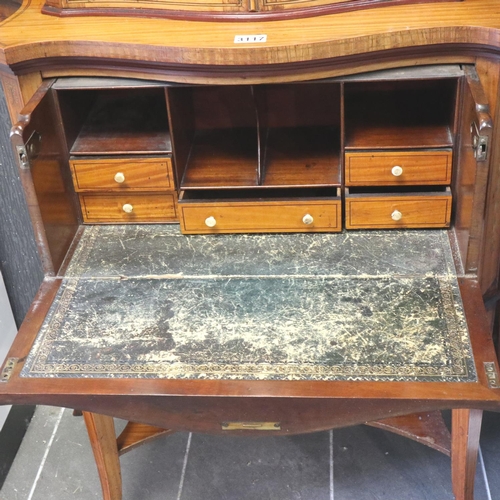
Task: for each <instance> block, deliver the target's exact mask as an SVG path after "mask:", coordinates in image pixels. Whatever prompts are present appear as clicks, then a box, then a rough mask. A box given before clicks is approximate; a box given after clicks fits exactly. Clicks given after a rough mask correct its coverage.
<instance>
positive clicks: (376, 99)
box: [345, 79, 457, 150]
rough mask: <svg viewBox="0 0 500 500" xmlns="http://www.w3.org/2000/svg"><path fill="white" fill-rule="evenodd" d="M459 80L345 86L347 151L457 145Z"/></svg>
mask: <svg viewBox="0 0 500 500" xmlns="http://www.w3.org/2000/svg"><path fill="white" fill-rule="evenodd" d="M456 85H457V81H456V80H454V79H450V80H440V81H434V82H433V81H393V82H356V83H349V82H347V83H346V84H345V119H346V124H345V127H346V130H345V134H346V137H345V147H346V149H349V150H351V149H390V148H394V149H396V148H439V147H451V146H452V145H453V136H452V131H453V110H454V107H455V98H454V97H455V94H456V93H455V88H456Z"/></svg>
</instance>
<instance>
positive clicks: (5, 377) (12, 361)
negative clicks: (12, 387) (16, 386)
mask: <svg viewBox="0 0 500 500" xmlns="http://www.w3.org/2000/svg"><path fill="white" fill-rule="evenodd" d="M18 361H19V358H8V359H7V361H6V362H5V366H4V367H3V370H2V373H1V374H0V382H8V381H9V380H10V377H11V376H12V373H13V372H14V368H15V367H16V365H17V362H18Z"/></svg>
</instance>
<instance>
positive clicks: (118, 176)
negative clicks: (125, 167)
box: [115, 172, 125, 184]
mask: <svg viewBox="0 0 500 500" xmlns="http://www.w3.org/2000/svg"><path fill="white" fill-rule="evenodd" d="M115 182H118V184H121V183H122V182H125V175H123V172H116V174H115Z"/></svg>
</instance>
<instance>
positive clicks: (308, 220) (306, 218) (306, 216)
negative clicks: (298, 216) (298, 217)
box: [302, 214, 314, 225]
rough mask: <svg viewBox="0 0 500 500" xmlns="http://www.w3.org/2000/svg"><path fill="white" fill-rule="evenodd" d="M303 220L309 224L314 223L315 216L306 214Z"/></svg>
mask: <svg viewBox="0 0 500 500" xmlns="http://www.w3.org/2000/svg"><path fill="white" fill-rule="evenodd" d="M302 222H303V223H304V224H307V225H309V224H312V223H313V222H314V219H313V216H312V215H311V214H306V215H304V217H302Z"/></svg>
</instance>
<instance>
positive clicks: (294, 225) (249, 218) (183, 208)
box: [179, 200, 342, 234]
mask: <svg viewBox="0 0 500 500" xmlns="http://www.w3.org/2000/svg"><path fill="white" fill-rule="evenodd" d="M179 209H180V221H181V229H182V232H183V233H188V234H189V233H194V234H195V233H223V232H232V233H245V232H262V233H265V232H309V231H311V232H327V231H340V230H341V228H342V221H341V205H340V200H334V201H310V202H296V203H294V202H272V201H269V202H255V203H252V202H234V203H222V202H221V203H215V202H214V203H189V204H188V203H186V204H182V203H180V204H179Z"/></svg>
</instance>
